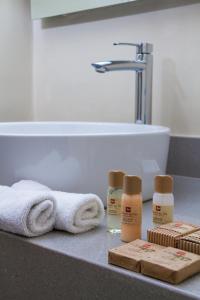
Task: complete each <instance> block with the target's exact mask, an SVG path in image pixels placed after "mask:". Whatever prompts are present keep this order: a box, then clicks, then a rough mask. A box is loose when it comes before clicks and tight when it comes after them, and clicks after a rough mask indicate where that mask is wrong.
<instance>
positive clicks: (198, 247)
mask: <svg viewBox="0 0 200 300" xmlns="http://www.w3.org/2000/svg"><path fill="white" fill-rule="evenodd" d="M178 248H179V249H182V250H186V251H189V252H192V253H195V254H199V255H200V230H198V231H195V232H193V233H190V234H188V235H186V236H184V237H182V238H181V239H180V240H179V243H178Z"/></svg>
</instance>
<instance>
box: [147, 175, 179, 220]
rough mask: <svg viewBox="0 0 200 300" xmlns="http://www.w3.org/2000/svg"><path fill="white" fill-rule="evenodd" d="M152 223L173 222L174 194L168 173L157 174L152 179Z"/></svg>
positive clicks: (171, 179)
mask: <svg viewBox="0 0 200 300" xmlns="http://www.w3.org/2000/svg"><path fill="white" fill-rule="evenodd" d="M154 184H155V192H154V194H153V206H152V211H153V224H154V225H155V226H157V225H160V224H166V223H170V222H173V217H174V196H173V194H172V192H173V178H172V177H171V176H169V175H158V176H156V177H155V179H154Z"/></svg>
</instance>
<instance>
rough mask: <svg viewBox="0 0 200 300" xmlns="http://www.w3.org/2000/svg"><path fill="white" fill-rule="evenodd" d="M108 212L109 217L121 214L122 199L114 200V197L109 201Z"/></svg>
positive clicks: (109, 198)
mask: <svg viewBox="0 0 200 300" xmlns="http://www.w3.org/2000/svg"><path fill="white" fill-rule="evenodd" d="M107 211H108V214H109V215H120V214H121V198H114V197H112V196H110V197H108V199H107Z"/></svg>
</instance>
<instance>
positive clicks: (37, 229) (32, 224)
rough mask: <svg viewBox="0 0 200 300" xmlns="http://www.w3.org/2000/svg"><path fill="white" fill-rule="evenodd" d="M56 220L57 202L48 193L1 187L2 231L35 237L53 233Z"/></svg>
mask: <svg viewBox="0 0 200 300" xmlns="http://www.w3.org/2000/svg"><path fill="white" fill-rule="evenodd" d="M55 218H56V201H55V199H54V196H53V195H52V194H51V193H49V192H48V191H41V192H40V191H34V192H30V191H28V190H26V191H19V190H14V189H12V188H10V187H5V186H0V229H2V230H5V231H9V232H12V233H17V234H20V235H24V236H27V237H33V236H38V235H42V234H44V233H47V232H49V231H51V230H52V229H53V227H54V224H55Z"/></svg>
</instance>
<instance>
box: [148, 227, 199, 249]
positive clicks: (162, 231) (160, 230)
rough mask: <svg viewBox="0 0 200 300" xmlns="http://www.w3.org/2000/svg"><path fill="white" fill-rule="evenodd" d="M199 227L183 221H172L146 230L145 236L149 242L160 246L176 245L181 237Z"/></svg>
mask: <svg viewBox="0 0 200 300" xmlns="http://www.w3.org/2000/svg"><path fill="white" fill-rule="evenodd" d="M199 229H200V227H199V226H196V225H193V224H189V223H183V222H172V223H168V224H164V225H160V226H158V227H156V228H153V229H148V230H147V238H148V241H149V242H151V243H155V244H159V245H162V246H166V247H168V246H171V247H177V246H178V242H179V240H180V238H181V237H183V236H185V235H187V234H190V233H193V232H195V231H197V230H199Z"/></svg>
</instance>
